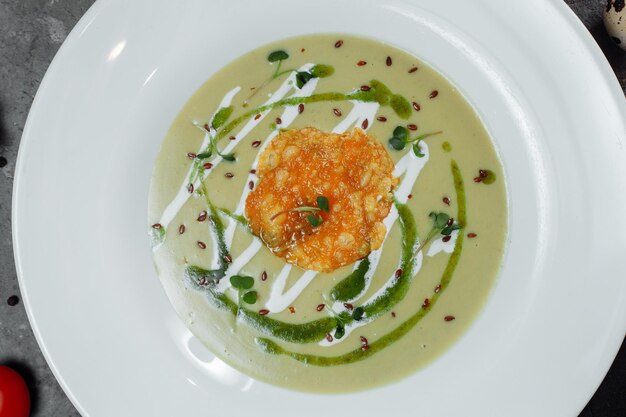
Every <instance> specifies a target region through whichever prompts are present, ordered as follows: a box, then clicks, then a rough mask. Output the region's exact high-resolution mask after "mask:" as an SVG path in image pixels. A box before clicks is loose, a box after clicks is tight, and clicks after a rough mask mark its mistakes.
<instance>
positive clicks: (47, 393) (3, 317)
mask: <svg viewBox="0 0 626 417" xmlns="http://www.w3.org/2000/svg"><path fill="white" fill-rule="evenodd" d="M566 2H567V3H568V4H569V5H570V7H572V9H573V10H574V11H575V12H576V14H577V15H578V16H579V17H580V18H581V20H582V21H583V22H584V23H585V25H586V26H587V28H588V29H589V30H590V32H591V33H592V35H593V36H594V38H595V39H596V41H597V42H598V43H599V45H600V46H601V48H602V49H603V51H604V52H605V55H606V56H607V58H608V59H609V61H610V62H611V65H612V66H613V69H614V70H615V72H616V75H617V77H618V79H619V80H620V83H621V85H622V88H624V89H625V90H626V53H624V52H622V51H621V50H619V49H618V48H617V47H615V46H614V45H613V44H612V43H611V41H610V40H609V39H608V36H606V33H605V31H604V27H603V26H602V5H603V4H604V1H603V0H566ZM92 3H93V1H91V0H45V1H44V0H0V265H2V269H1V270H0V364H8V365H10V366H12V367H14V368H15V369H17V370H18V371H19V372H21V373H22V375H23V376H24V377H25V378H26V379H27V382H28V384H29V388H30V390H31V396H32V416H33V417H40V416H60V417H63V416H78V415H79V414H78V412H77V411H76V410H75V409H74V407H73V406H72V404H71V403H70V402H69V400H68V399H67V397H66V396H65V395H64V393H63V391H62V390H61V388H60V387H59V385H58V383H57V382H56V380H55V378H54V376H53V375H52V373H51V371H50V369H49V368H48V365H47V364H46V362H45V360H44V358H43V356H42V354H41V351H40V350H39V347H38V345H37V343H36V341H35V338H34V336H33V333H32V331H31V328H30V326H29V324H28V320H27V317H26V313H25V311H24V307H23V305H22V303H21V300H20V302H19V303H18V304H17V305H15V306H10V305H9V304H8V303H7V300H8V298H9V297H10V296H12V295H17V296H19V289H18V285H17V278H16V273H15V267H14V263H13V248H12V245H11V221H10V220H11V189H12V184H13V169H14V166H15V160H16V156H17V150H18V146H19V141H20V137H21V134H22V129H23V127H24V123H25V122H26V116H27V114H28V109H29V107H30V104H31V102H32V99H33V96H34V94H35V92H36V90H37V87H38V86H39V83H40V81H41V79H42V77H43V75H44V73H45V71H46V69H47V67H48V65H49V63H50V61H51V60H52V58H53V57H54V54H55V53H56V51H57V49H58V48H59V46H60V45H61V43H62V42H63V40H64V39H65V37H66V35H67V34H68V32H69V31H70V30H71V28H72V27H73V26H74V24H75V23H76V22H77V21H78V19H79V18H80V17H81V16H82V15H83V13H84V12H85V11H86V10H87V8H88V7H89V6H90V5H91V4H92ZM625 376H626V351H625V349H624V347H622V351H621V353H620V355H619V356H618V359H617V360H616V362H615V363H614V365H613V367H612V368H611V371H610V372H609V374H608V375H607V377H606V379H605V381H604V383H603V385H602V386H601V387H600V389H599V390H598V392H597V393H596V395H595V396H594V398H593V399H592V400H591V402H590V403H589V405H588V406H587V408H586V409H585V410H584V411H583V413H582V414H581V417H618V416H621V417H623V416H626V394H624V393H625V392H626V381H625V380H624V379H625ZM113 400H114V399H113Z"/></svg>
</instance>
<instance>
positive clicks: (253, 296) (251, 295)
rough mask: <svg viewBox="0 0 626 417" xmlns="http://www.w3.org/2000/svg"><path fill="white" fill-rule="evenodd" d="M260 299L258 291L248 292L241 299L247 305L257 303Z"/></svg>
mask: <svg viewBox="0 0 626 417" xmlns="http://www.w3.org/2000/svg"><path fill="white" fill-rule="evenodd" d="M258 298H259V294H258V293H257V292H256V291H248V292H247V293H245V294H244V295H243V296H242V297H241V299H242V300H243V301H244V302H245V303H247V304H254V303H256V300H257V299H258Z"/></svg>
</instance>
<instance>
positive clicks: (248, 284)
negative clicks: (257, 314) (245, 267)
mask: <svg viewBox="0 0 626 417" xmlns="http://www.w3.org/2000/svg"><path fill="white" fill-rule="evenodd" d="M230 285H232V286H233V288H236V289H237V291H238V294H239V303H241V301H243V302H244V303H246V304H254V303H256V301H257V298H258V297H259V295H258V293H257V292H256V291H249V290H250V289H252V287H253V286H254V278H252V277H249V276H246V275H233V276H232V277H230Z"/></svg>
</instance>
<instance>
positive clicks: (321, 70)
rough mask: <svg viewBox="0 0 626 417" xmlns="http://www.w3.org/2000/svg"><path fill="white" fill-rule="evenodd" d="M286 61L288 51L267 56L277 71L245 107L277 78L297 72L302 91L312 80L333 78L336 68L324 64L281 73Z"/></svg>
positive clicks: (255, 91)
mask: <svg viewBox="0 0 626 417" xmlns="http://www.w3.org/2000/svg"><path fill="white" fill-rule="evenodd" d="M286 59H289V54H288V53H287V51H284V50H282V49H278V50H276V51H273V52H270V53H269V55H268V56H267V62H269V63H270V64H274V63H277V64H276V69H275V70H274V73H273V74H272V76H271V77H270V78H268V79H267V80H265V81H264V82H263V84H261V85H260V86H259V87H258V88H255V89H254V91H253V92H252V94H250V96H249V97H248V98H247V99H246V101H244V103H243V106H244V107H247V105H248V101H249V100H250V99H251V98H252V97H254V96H255V95H256V94H257V93H258V92H259V90H262V89H263V87H265V86H266V85H267V84H269V83H270V82H271V81H273V80H275V79H276V78H278V77H280V76H281V75H284V74H290V73H292V72H295V73H296V87H298V89H301V88H302V87H304V85H305V84H306V83H308V82H309V81H310V80H311V79H312V78H326V77H329V76H331V75H332V74H333V73H334V72H335V68H333V67H332V66H330V65H323V64H317V65H314V66H313V67H311V69H310V70H308V71H298V70H296V69H287V70H283V71H281V70H280V69H281V66H282V64H283V61H285V60H286Z"/></svg>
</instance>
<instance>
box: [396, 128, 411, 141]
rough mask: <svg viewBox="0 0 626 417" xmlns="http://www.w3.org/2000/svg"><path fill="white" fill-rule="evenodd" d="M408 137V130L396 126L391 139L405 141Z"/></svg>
mask: <svg viewBox="0 0 626 417" xmlns="http://www.w3.org/2000/svg"><path fill="white" fill-rule="evenodd" d="M408 136H409V129H407V128H406V127H404V126H397V127H396V128H395V129H393V137H395V138H398V139H401V140H406V139H407V137H408Z"/></svg>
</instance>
